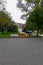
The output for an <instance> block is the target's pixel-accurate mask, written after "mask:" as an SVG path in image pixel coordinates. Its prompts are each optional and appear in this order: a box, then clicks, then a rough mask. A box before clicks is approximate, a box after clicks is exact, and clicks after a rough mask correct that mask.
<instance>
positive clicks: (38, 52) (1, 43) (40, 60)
mask: <svg viewBox="0 0 43 65" xmlns="http://www.w3.org/2000/svg"><path fill="white" fill-rule="evenodd" d="M0 65H43V38H24V39H23V38H10V39H0Z"/></svg>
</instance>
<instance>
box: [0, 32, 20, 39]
mask: <svg viewBox="0 0 43 65" xmlns="http://www.w3.org/2000/svg"><path fill="white" fill-rule="evenodd" d="M11 34H19V32H0V38H9V37H10V35H11Z"/></svg>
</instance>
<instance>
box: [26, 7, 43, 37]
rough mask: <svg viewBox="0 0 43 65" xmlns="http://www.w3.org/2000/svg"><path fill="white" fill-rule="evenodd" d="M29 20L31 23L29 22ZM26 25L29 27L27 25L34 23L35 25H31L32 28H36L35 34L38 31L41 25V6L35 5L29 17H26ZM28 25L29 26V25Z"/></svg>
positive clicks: (42, 11)
mask: <svg viewBox="0 0 43 65" xmlns="http://www.w3.org/2000/svg"><path fill="white" fill-rule="evenodd" d="M30 22H31V23H30ZM26 23H27V24H26V26H27V28H28V27H29V25H31V24H32V25H35V27H33V26H32V25H31V26H32V27H33V29H34V28H35V29H36V30H37V36H38V33H39V30H40V28H41V27H42V26H43V7H39V6H37V7H36V8H35V9H34V10H33V11H32V12H31V13H30V15H29V17H28V18H27V22H26ZM31 26H30V27H31Z"/></svg>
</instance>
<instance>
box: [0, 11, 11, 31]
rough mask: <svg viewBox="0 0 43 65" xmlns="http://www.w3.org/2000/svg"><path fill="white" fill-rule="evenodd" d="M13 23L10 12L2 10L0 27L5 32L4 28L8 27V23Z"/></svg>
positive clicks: (0, 12)
mask: <svg viewBox="0 0 43 65" xmlns="http://www.w3.org/2000/svg"><path fill="white" fill-rule="evenodd" d="M10 23H11V17H10V16H9V15H8V13H6V12H4V11H0V29H1V31H2V32H3V31H4V29H7V27H8V25H9V24H10Z"/></svg>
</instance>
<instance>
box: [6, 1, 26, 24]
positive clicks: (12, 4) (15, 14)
mask: <svg viewBox="0 0 43 65" xmlns="http://www.w3.org/2000/svg"><path fill="white" fill-rule="evenodd" d="M6 1H7V5H6V10H7V11H8V12H9V13H11V16H12V19H13V20H14V21H15V22H20V23H25V21H24V20H22V19H20V17H21V15H22V12H21V11H20V10H19V9H18V8H17V7H16V6H17V0H6Z"/></svg>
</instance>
